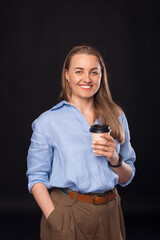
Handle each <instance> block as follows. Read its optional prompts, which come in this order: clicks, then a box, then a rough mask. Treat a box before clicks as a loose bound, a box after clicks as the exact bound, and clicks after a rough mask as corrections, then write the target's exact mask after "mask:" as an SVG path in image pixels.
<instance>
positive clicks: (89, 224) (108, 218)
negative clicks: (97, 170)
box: [40, 189, 125, 240]
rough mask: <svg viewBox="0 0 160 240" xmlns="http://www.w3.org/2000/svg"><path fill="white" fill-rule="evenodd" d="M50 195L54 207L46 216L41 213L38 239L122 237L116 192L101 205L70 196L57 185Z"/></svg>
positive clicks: (110, 239)
mask: <svg viewBox="0 0 160 240" xmlns="http://www.w3.org/2000/svg"><path fill="white" fill-rule="evenodd" d="M115 191H116V190H115ZM116 192H117V191H116ZM51 198H52V201H53V203H54V205H55V210H53V211H52V212H51V213H50V215H49V217H48V218H47V220H46V218H45V217H44V215H43V214H42V218H41V229H40V236H41V240H125V226H124V220H123V214H122V210H121V206H120V197H119V195H118V193H117V197H116V199H114V200H112V201H110V202H108V203H107V204H102V205H94V204H92V203H85V202H79V201H76V199H75V200H72V199H71V198H70V197H68V196H67V195H65V194H64V193H62V192H60V190H58V189H53V191H52V192H51Z"/></svg>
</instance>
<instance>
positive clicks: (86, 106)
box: [69, 98, 94, 114]
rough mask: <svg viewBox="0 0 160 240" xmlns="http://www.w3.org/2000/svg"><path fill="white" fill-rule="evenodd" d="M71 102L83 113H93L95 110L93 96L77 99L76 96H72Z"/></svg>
mask: <svg viewBox="0 0 160 240" xmlns="http://www.w3.org/2000/svg"><path fill="white" fill-rule="evenodd" d="M69 103H70V104H72V105H73V106H75V107H76V108H78V110H79V111H80V112H81V113H82V114H85V113H93V112H94V102H93V98H91V99H83V100H82V99H81V100H76V99H75V98H74V99H73V98H71V99H70V100H69Z"/></svg>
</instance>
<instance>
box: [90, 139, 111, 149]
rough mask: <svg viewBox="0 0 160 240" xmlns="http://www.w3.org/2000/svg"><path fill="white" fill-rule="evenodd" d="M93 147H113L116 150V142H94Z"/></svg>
mask: <svg viewBox="0 0 160 240" xmlns="http://www.w3.org/2000/svg"><path fill="white" fill-rule="evenodd" d="M92 145H96V146H97V145H100V146H105V147H113V148H115V142H109V141H93V142H92Z"/></svg>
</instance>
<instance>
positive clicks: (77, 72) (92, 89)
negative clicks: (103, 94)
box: [65, 54, 102, 101]
mask: <svg viewBox="0 0 160 240" xmlns="http://www.w3.org/2000/svg"><path fill="white" fill-rule="evenodd" d="M65 76H66V79H67V80H68V82H69V83H68V84H69V86H70V88H71V100H73V101H77V100H82V99H92V98H93V96H94V94H95V93H96V92H97V91H98V89H99V87H100V83H101V76H102V73H101V66H100V63H99V61H98V59H97V57H96V56H95V55H88V54H75V55H73V57H72V59H71V61H70V66H69V69H68V70H66V74H65Z"/></svg>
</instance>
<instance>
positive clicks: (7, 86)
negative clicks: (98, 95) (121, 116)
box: [0, 0, 160, 239]
mask: <svg viewBox="0 0 160 240" xmlns="http://www.w3.org/2000/svg"><path fill="white" fill-rule="evenodd" d="M158 14H159V4H158V1H121V0H119V1H118V0H117V1H116V0H113V1H83V0H81V1H65V2H63V1H57V2H55V1H49V0H46V1H42V0H40V1H4V3H3V4H2V3H1V14H0V15H1V33H2V37H1V54H0V55H1V63H2V64H1V70H2V71H1V96H2V101H1V118H0V120H1V165H0V169H1V171H0V184H1V185H0V191H1V194H0V195H1V197H0V213H1V214H2V216H3V217H4V219H6V220H5V221H6V222H5V223H6V224H7V226H8V224H9V226H10V227H11V226H12V228H13V225H12V224H13V222H14V221H16V220H15V219H18V220H19V222H20V221H21V219H22V216H23V217H24V216H25V218H26V219H27V220H26V221H27V222H28V227H27V228H29V227H31V224H32V221H33V218H34V217H35V218H36V217H37V219H36V220H35V222H34V224H32V227H33V226H35V229H36V231H37V232H36V233H38V231H39V225H37V222H38V223H39V218H40V210H39V208H38V207H37V205H36V204H35V202H34V200H33V197H32V195H30V194H29V193H28V190H27V178H26V175H25V174H26V169H27V168H26V155H27V150H28V147H29V144H30V137H31V134H32V130H31V123H32V122H33V120H34V119H35V118H37V117H38V116H39V115H40V114H41V113H42V112H43V111H45V110H47V109H49V108H51V107H52V106H53V105H55V104H56V102H57V98H58V95H59V92H60V89H61V69H62V65H63V61H64V58H65V57H66V54H67V53H68V51H69V50H70V49H71V48H72V47H73V46H75V45H77V44H82V43H89V44H92V45H94V46H95V47H96V48H97V49H98V50H99V51H100V52H101V54H102V55H103V57H104V60H105V63H106V67H107V71H108V79H109V85H110V89H111V92H112V97H113V99H114V100H115V102H116V103H118V104H119V105H120V106H121V107H122V108H123V110H124V112H125V113H126V116H127V118H128V122H129V126H130V132H131V142H132V145H133V147H134V149H135V151H136V154H137V161H136V164H135V166H136V169H137V171H136V176H135V178H134V180H133V182H132V183H131V184H130V185H129V186H127V187H126V188H124V189H123V188H119V192H120V194H121V198H122V206H123V209H124V215H125V217H126V219H127V220H128V219H129V218H130V219H132V221H133V219H134V221H133V222H131V225H132V224H133V223H134V224H135V223H136V222H137V220H138V219H139V217H140V216H142V215H143V216H147V217H148V216H152V217H151V218H150V219H152V220H151V224H152V223H153V222H154V220H155V219H156V216H158V214H159V213H160V204H159V200H160V197H159V193H160V191H159V186H160V177H159V168H160V163H159V108H158V107H159V101H158V100H159V99H158V95H159V85H158V84H159V82H158V81H157V80H158V78H159V74H158V73H159V71H158V70H159V69H158V67H159V64H160V61H159V55H158V45H159V41H158V27H159V23H158V20H159V17H158ZM5 216H7V217H6V218H5ZM8 216H10V219H12V220H13V221H11V220H10V221H9V223H8V222H7V219H8ZM11 216H12V217H11ZM17 216H20V217H17ZM30 216H33V218H32V221H31V218H30ZM133 216H134V218H133ZM27 217H28V218H27ZM23 219H24V218H23ZM29 220H30V222H29ZM156 221H157V220H156ZM22 222H23V221H22ZM22 222H21V225H20V226H21V228H22V229H23V230H24V227H23V224H22ZM29 224H30V225H29ZM132 227H133V229H134V225H132ZM137 227H138V226H137ZM130 228H131V226H128V229H129V230H128V231H132V230H133V229H130ZM152 230H153V229H152ZM153 232H155V230H153ZM1 234H2V238H1V239H11V238H10V237H9V235H7V234H9V233H6V232H5V233H2V232H1ZM32 234H33V233H32ZM7 236H8V237H7ZM146 236H147V235H146ZM21 237H22V236H21ZM36 237H37V236H36ZM36 237H34V239H38V238H36ZM12 239H14V238H13V236H12ZM15 239H16V237H15ZM21 239H25V238H24V235H23V237H22V238H21ZM28 239H32V237H29V238H28ZM130 239H131V238H130ZM146 239H147V238H146ZM150 239H151V238H150ZM154 239H156V238H154Z"/></svg>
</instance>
